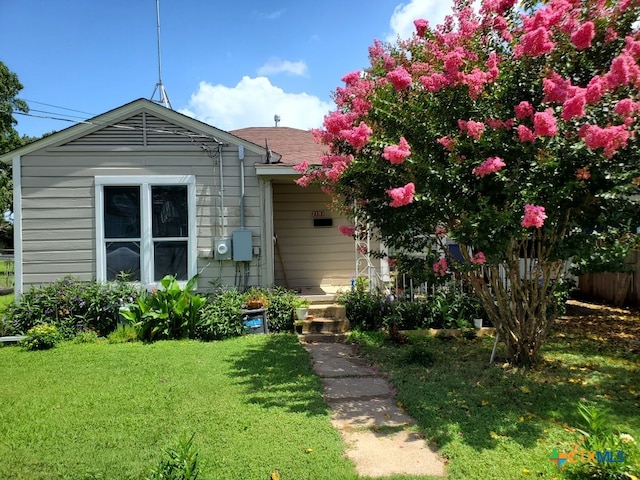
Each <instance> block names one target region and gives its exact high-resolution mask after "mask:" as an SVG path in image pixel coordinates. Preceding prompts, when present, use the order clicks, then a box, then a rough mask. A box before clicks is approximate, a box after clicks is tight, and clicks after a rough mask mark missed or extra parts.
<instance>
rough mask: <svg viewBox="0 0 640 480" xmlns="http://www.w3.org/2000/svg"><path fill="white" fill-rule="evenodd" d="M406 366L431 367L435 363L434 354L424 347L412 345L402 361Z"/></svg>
mask: <svg viewBox="0 0 640 480" xmlns="http://www.w3.org/2000/svg"><path fill="white" fill-rule="evenodd" d="M401 361H402V363H404V364H405V365H416V364H417V365H420V366H422V367H426V368H428V367H431V366H432V365H433V363H434V361H435V359H434V355H433V352H432V351H431V350H429V349H428V348H427V347H426V346H424V345H412V346H410V347H409V348H407V349H406V350H405V352H404V354H403V356H402V359H401Z"/></svg>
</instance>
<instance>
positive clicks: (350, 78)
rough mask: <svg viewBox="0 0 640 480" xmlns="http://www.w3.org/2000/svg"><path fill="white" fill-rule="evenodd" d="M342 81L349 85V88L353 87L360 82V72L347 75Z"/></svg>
mask: <svg viewBox="0 0 640 480" xmlns="http://www.w3.org/2000/svg"><path fill="white" fill-rule="evenodd" d="M342 81H343V82H344V83H345V84H347V86H349V87H353V86H354V85H356V84H357V83H358V82H359V81H360V71H359V70H356V71H354V72H350V73H347V74H346V75H345V76H344V77H342Z"/></svg>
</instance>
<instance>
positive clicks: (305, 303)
mask: <svg viewBox="0 0 640 480" xmlns="http://www.w3.org/2000/svg"><path fill="white" fill-rule="evenodd" d="M309 305H310V302H309V300H307V299H306V298H301V297H298V298H297V299H296V301H295V309H296V318H297V319H298V320H305V319H306V318H307V315H308V314H309Z"/></svg>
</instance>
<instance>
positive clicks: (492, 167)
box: [473, 157, 506, 177]
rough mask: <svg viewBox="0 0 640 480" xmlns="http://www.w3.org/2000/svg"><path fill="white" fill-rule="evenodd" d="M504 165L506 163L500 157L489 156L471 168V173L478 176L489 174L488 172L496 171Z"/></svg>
mask: <svg viewBox="0 0 640 480" xmlns="http://www.w3.org/2000/svg"><path fill="white" fill-rule="evenodd" d="M505 165H506V163H504V161H503V160H502V159H501V158H500V157H489V158H487V159H486V160H485V161H484V162H483V163H481V164H480V165H478V166H477V167H475V168H474V169H473V174H474V175H476V176H478V177H484V176H485V175H489V174H490V173H494V172H497V171H498V170H500V169H501V168H502V167H504V166H505Z"/></svg>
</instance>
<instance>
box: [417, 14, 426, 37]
mask: <svg viewBox="0 0 640 480" xmlns="http://www.w3.org/2000/svg"><path fill="white" fill-rule="evenodd" d="M413 25H414V26H415V27H416V34H417V35H418V36H419V37H424V34H425V32H426V31H427V29H428V28H429V22H428V21H427V20H425V19H424V18H418V19H416V20H414V21H413Z"/></svg>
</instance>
